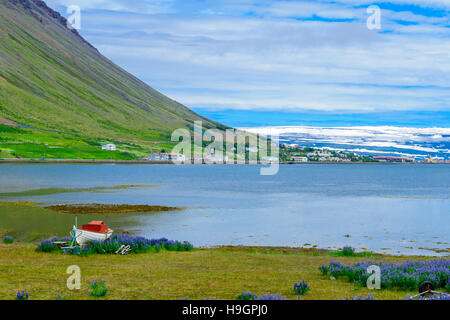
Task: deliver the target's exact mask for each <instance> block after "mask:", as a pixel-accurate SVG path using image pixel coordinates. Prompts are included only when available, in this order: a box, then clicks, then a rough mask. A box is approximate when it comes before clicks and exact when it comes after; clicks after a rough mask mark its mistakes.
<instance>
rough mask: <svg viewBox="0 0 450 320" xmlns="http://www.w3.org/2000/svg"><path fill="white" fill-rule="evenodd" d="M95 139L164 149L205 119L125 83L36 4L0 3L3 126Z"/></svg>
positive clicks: (29, 0) (132, 81) (24, 0)
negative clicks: (154, 143) (159, 144)
mask: <svg viewBox="0 0 450 320" xmlns="http://www.w3.org/2000/svg"><path fill="white" fill-rule="evenodd" d="M2 118H4V119H3V120H2V122H7V121H10V122H11V121H14V122H16V123H18V124H21V125H26V126H30V127H35V128H42V129H49V130H55V131H59V132H65V133H71V134H76V135H80V136H83V137H89V138H95V139H102V138H103V139H124V140H126V141H145V140H162V141H167V140H168V139H169V137H170V133H171V132H172V131H173V129H175V128H180V127H185V128H186V127H187V128H190V127H191V126H192V124H193V121H194V120H203V122H204V126H205V127H206V128H211V127H217V128H222V129H224V128H225V127H224V126H222V125H220V124H218V123H215V122H212V121H210V120H208V119H205V118H203V117H201V116H199V115H197V114H196V113H194V112H192V111H191V110H189V109H188V108H186V107H185V106H183V105H181V104H179V103H177V102H176V101H173V100H171V99H170V98H168V97H166V96H164V95H163V94H161V93H159V92H157V91H156V90H154V89H152V88H150V87H149V86H148V85H146V84H145V83H143V82H142V81H140V80H138V79H137V78H135V77H134V76H132V75H130V74H129V73H127V72H126V71H124V70H123V69H121V68H120V67H118V66H117V65H115V64H114V63H112V62H111V61H109V60H108V59H107V58H105V57H104V56H102V55H101V54H100V53H99V52H98V51H97V50H96V49H95V48H94V47H93V46H92V45H90V44H89V43H88V42H86V41H85V40H84V39H83V38H82V37H81V36H80V35H79V34H78V33H77V32H76V31H74V30H71V29H69V28H67V24H66V19H65V18H63V17H62V16H61V15H60V14H59V13H57V12H55V11H53V10H52V9H50V8H48V7H47V6H46V4H45V2H43V1H40V0H0V119H2Z"/></svg>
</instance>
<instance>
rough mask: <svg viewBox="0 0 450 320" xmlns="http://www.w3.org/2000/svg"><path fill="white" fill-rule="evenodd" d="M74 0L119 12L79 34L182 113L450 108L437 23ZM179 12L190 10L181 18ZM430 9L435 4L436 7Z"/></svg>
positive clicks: (292, 5) (440, 22)
mask: <svg viewBox="0 0 450 320" xmlns="http://www.w3.org/2000/svg"><path fill="white" fill-rule="evenodd" d="M54 2H55V3H56V2H57V3H59V4H64V3H66V2H67V3H68V2H69V0H67V1H66V0H54ZM70 2H74V1H72V0H70ZM75 2H77V1H75ZM78 2H79V3H81V4H82V5H83V4H84V5H86V6H88V8H93V9H94V8H95V9H99V8H103V7H102V6H103V4H104V3H105V2H108V4H105V6H106V8H107V9H108V10H117V11H119V12H115V13H111V12H109V13H105V12H99V11H96V10H87V11H86V12H84V13H83V30H82V31H81V33H82V34H83V35H84V36H85V37H86V38H87V39H88V40H89V41H90V42H92V43H93V44H94V45H95V46H97V47H98V48H99V49H100V50H101V52H102V53H104V54H105V55H106V56H107V57H109V58H111V59H112V60H113V61H115V62H117V63H118V64H120V65H121V66H123V67H125V68H126V69H127V70H129V71H130V72H131V73H133V74H135V75H137V76H138V77H139V78H141V79H143V80H144V81H146V82H148V83H149V84H150V85H152V86H154V87H155V88H156V89H159V90H161V91H163V92H164V93H166V94H168V95H170V96H171V97H173V98H175V99H177V100H179V101H181V102H183V103H185V104H187V105H189V106H191V107H197V108H205V109H246V110H250V109H256V110H290V111H296V110H299V111H300V110H327V111H333V110H359V111H383V110H439V109H448V107H449V106H450V63H449V61H450V55H449V52H450V40H449V39H450V28H448V19H446V18H444V17H427V16H423V15H420V14H417V13H413V12H408V11H400V12H395V11H392V10H383V20H382V23H383V29H382V31H388V32H387V33H378V32H374V31H370V30H368V29H367V28H366V26H365V21H364V18H365V17H364V14H365V10H363V9H361V8H355V7H354V6H355V5H359V4H366V3H369V1H344V0H339V1H337V4H336V3H334V4H331V3H329V2H328V1H316V2H308V3H306V2H293V1H284V2H281V1H278V2H273V1H261V2H260V4H259V5H258V6H255V5H254V2H252V1H231V0H230V1H205V2H204V3H205V5H204V6H199V5H195V4H194V3H193V2H191V1H185V2H176V1H142V2H140V3H141V4H140V5H141V6H145V8H144V7H142V8H141V10H140V11H139V13H133V12H131V11H136V7H135V6H134V5H130V3H135V2H128V1H124V0H122V1H121V0H114V1H103V0H95V1H84V0H79V1H78ZM391 2H396V3H400V2H401V1H391ZM403 2H404V1H403ZM408 2H409V3H416V2H417V3H419V2H420V1H408ZM174 4H177V5H179V6H180V7H181V8H178V7H177V6H176V5H175V7H174ZM421 5H422V4H421ZM423 5H425V4H423ZM183 6H188V8H190V10H191V11H187V12H184V11H183V12H182V10H184V9H185V8H186V7H183ZM441 7H442V3H441V2H439V1H438V2H437V4H436V8H441ZM114 8H118V9H114ZM124 10H126V11H127V12H120V11H124ZM177 10H178V11H177ZM205 10H206V11H207V13H203V14H202V13H201V12H203V11H205ZM147 12H150V13H151V14H148V13H147ZM245 12H247V13H248V12H253V13H256V16H251V15H243V13H245ZM152 13H158V14H152ZM159 13H169V14H159ZM260 15H262V16H260ZM292 15H294V16H298V17H311V16H313V15H320V16H322V17H326V18H330V19H331V18H335V19H344V18H355V19H357V20H356V21H353V22H328V21H327V22H325V21H297V20H293V19H289V18H288V17H290V16H292ZM397 20H402V21H407V22H413V23H417V24H415V25H403V24H399V23H397V22H396V21H397Z"/></svg>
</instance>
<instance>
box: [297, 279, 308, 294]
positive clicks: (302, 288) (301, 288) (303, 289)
mask: <svg viewBox="0 0 450 320" xmlns="http://www.w3.org/2000/svg"><path fill="white" fill-rule="evenodd" d="M310 289H311V288H310V287H309V286H308V284H307V283H306V282H305V280H302V282H300V283H295V284H294V292H295V293H296V294H298V295H300V296H302V295H304V294H306V293H307V292H308V291H309V290H310Z"/></svg>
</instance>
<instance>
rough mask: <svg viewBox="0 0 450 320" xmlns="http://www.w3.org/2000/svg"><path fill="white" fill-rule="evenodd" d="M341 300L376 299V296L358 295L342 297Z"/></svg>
mask: <svg viewBox="0 0 450 320" xmlns="http://www.w3.org/2000/svg"><path fill="white" fill-rule="evenodd" d="M341 300H376V299H375V296H374V295H373V294H369V295H368V296H357V297H353V296H352V297H351V298H349V297H347V298H342V299H341Z"/></svg>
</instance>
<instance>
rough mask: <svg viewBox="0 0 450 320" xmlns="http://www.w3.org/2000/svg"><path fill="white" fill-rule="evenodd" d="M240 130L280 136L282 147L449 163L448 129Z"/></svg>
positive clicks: (372, 127)
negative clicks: (441, 160) (284, 144)
mask: <svg viewBox="0 0 450 320" xmlns="http://www.w3.org/2000/svg"><path fill="white" fill-rule="evenodd" d="M241 129H243V130H246V131H249V132H252V133H258V134H262V135H273V134H276V135H279V136H280V142H282V143H283V142H284V143H293V144H299V145H301V146H308V147H317V148H327V149H331V150H341V151H345V152H354V153H357V154H362V155H372V156H411V157H416V158H417V159H419V160H420V159H424V158H427V157H429V156H432V157H439V158H442V159H450V128H412V127H393V126H360V127H306V126H299V127H295V126H292V127H290V126H285V127H257V128H241Z"/></svg>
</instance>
